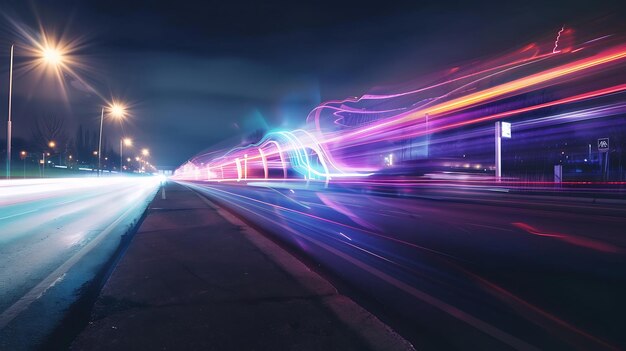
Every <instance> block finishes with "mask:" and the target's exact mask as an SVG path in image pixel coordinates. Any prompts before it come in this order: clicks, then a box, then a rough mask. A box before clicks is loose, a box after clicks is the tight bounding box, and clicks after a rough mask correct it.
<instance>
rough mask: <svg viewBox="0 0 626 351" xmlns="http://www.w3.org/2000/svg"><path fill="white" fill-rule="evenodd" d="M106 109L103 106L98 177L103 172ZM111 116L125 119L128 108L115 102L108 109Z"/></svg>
mask: <svg viewBox="0 0 626 351" xmlns="http://www.w3.org/2000/svg"><path fill="white" fill-rule="evenodd" d="M104 109H105V107H104V106H102V112H101V113H100V140H99V142H98V177H99V176H100V171H101V154H102V125H103V124H104ZM106 109H107V110H108V113H109V115H111V116H112V117H113V118H116V119H119V120H121V119H123V118H124V117H125V116H126V106H124V105H123V104H120V103H119V102H115V101H114V102H113V103H111V104H109V106H107V107H106Z"/></svg>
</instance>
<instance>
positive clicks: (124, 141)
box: [120, 138, 133, 173]
mask: <svg viewBox="0 0 626 351" xmlns="http://www.w3.org/2000/svg"><path fill="white" fill-rule="evenodd" d="M123 145H126V146H131V145H133V141H132V140H131V139H129V138H122V139H120V173H122V169H123V162H124V154H123V153H122V150H123V148H122V146H123Z"/></svg>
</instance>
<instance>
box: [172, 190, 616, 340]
mask: <svg viewBox="0 0 626 351" xmlns="http://www.w3.org/2000/svg"><path fill="white" fill-rule="evenodd" d="M183 184H187V185H188V186H190V187H192V188H193V189H195V190H197V191H199V192H201V193H202V194H205V195H206V196H208V197H209V198H211V199H213V200H214V201H216V202H217V203H219V204H221V205H222V206H225V207H227V208H228V209H230V210H231V211H233V212H235V213H237V214H239V215H240V216H241V217H244V218H245V219H246V220H247V221H248V222H249V223H251V224H253V225H255V226H257V227H258V228H260V229H262V230H264V231H265V232H267V233H269V234H270V235H271V236H273V237H274V238H275V239H277V240H278V241H280V242H283V243H285V244H286V245H287V246H289V247H291V248H292V249H293V250H294V252H296V253H299V254H300V255H302V257H305V258H307V259H310V262H312V263H311V264H313V265H318V266H319V269H320V270H321V271H323V272H326V273H327V274H328V275H330V276H331V277H332V280H333V281H335V282H336V284H338V285H339V287H340V288H341V287H344V288H345V289H349V290H350V291H351V293H352V294H354V295H356V297H357V300H359V301H361V302H362V303H364V304H365V305H366V307H368V308H370V309H371V310H373V312H375V313H376V314H378V315H379V316H381V317H382V318H383V320H385V321H386V322H387V323H389V324H390V325H391V326H392V327H393V328H395V329H397V330H398V331H399V332H400V333H401V334H402V335H403V336H405V337H406V338H407V339H409V340H410V341H411V342H413V343H414V345H415V346H416V348H417V349H425V350H442V349H466V350H467V349H483V350H484V349H519V350H533V349H547V350H556V349H587V350H602V349H621V348H625V347H626V333H624V327H625V325H626V324H624V322H623V316H624V313H625V312H626V303H625V302H624V300H625V299H624V297H625V296H626V265H625V263H626V235H625V234H626V231H625V230H624V228H626V211H625V209H626V206H624V205H623V204H620V203H619V201H613V202H612V203H610V204H606V203H605V204H599V203H597V204H592V203H590V202H584V201H583V202H581V201H579V200H577V199H563V198H552V199H551V198H550V197H533V196H526V197H524V196H513V195H509V194H506V193H505V194H502V193H498V194H496V196H494V193H493V192H490V191H486V192H485V193H484V195H481V193H480V192H478V191H471V192H468V193H467V194H465V196H463V190H459V189H455V195H454V196H451V195H450V194H447V195H446V196H442V197H437V196H435V194H434V193H433V192H432V191H431V192H430V193H429V196H428V198H419V197H416V196H411V197H399V196H381V195H375V194H371V193H362V192H356V191H355V192H352V191H350V190H346V189H344V190H336V189H335V190H333V189H324V188H321V187H319V186H318V187H316V186H309V187H307V186H306V185H304V184H286V185H280V184H275V183H256V184H251V185H256V186H241V184H239V185H228V184H224V183H221V184H218V183H189V182H187V183H183ZM455 198H456V199H457V200H456V201H455ZM540 199H541V200H540Z"/></svg>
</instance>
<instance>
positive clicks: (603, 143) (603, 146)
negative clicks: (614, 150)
mask: <svg viewBox="0 0 626 351" xmlns="http://www.w3.org/2000/svg"><path fill="white" fill-rule="evenodd" d="M598 151H600V152H607V151H609V138H600V139H598Z"/></svg>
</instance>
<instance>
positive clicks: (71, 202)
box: [0, 177, 159, 350]
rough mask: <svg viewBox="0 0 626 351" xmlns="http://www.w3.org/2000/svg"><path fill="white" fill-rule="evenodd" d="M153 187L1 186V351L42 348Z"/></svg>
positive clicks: (77, 182)
mask: <svg viewBox="0 0 626 351" xmlns="http://www.w3.org/2000/svg"><path fill="white" fill-rule="evenodd" d="M158 186H159V180H158V179H157V178H156V177H116V178H113V177H110V178H76V179H35V180H11V181H0V349H2V350H20V349H32V348H34V347H36V346H37V345H38V344H39V343H40V342H41V341H42V338H43V337H44V336H45V335H46V334H47V333H49V332H50V331H51V330H52V329H53V328H54V327H55V324H56V323H58V322H59V321H60V319H61V318H62V317H63V315H64V312H65V311H66V309H67V308H68V307H69V306H70V305H71V304H72V303H73V302H74V301H76V299H77V298H78V296H79V294H80V288H81V287H82V286H83V285H84V284H85V283H87V282H88V281H89V280H90V279H92V278H93V276H94V275H95V274H96V273H97V272H98V271H99V270H100V269H101V268H102V266H103V265H104V263H105V262H106V261H107V260H108V259H109V258H110V257H111V254H112V253H113V252H114V251H115V250H116V248H117V247H118V245H119V244H120V238H121V236H122V235H123V234H125V233H126V232H128V230H129V229H130V228H132V226H133V225H134V224H135V223H136V222H137V220H138V219H139V218H140V217H141V215H142V214H143V212H144V210H145V208H146V206H147V205H148V203H149V201H150V200H151V199H152V197H153V196H154V194H155V192H156V190H157V189H158Z"/></svg>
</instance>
